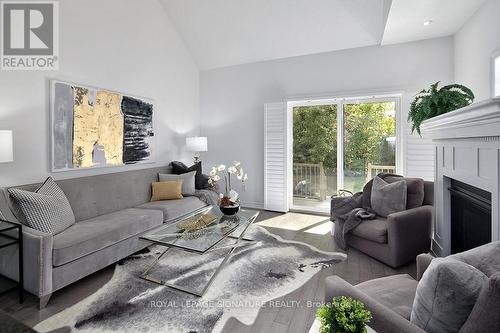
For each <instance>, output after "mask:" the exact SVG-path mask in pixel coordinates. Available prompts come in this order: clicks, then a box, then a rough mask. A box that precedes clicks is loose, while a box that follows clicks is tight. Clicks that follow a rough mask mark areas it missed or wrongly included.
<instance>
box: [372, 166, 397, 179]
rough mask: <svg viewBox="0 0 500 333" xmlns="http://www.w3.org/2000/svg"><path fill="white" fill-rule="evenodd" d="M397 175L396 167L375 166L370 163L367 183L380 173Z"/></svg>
mask: <svg viewBox="0 0 500 333" xmlns="http://www.w3.org/2000/svg"><path fill="white" fill-rule="evenodd" d="M382 172H385V173H396V166H395V165H375V164H371V163H368V170H367V172H366V182H369V181H370V179H372V178H373V177H375V176H376V175H378V174H379V173H382Z"/></svg>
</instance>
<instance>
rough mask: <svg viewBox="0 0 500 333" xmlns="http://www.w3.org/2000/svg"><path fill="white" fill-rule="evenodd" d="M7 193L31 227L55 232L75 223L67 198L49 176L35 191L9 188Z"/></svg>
mask: <svg viewBox="0 0 500 333" xmlns="http://www.w3.org/2000/svg"><path fill="white" fill-rule="evenodd" d="M9 194H10V196H11V198H12V200H13V201H14V202H15V203H16V205H17V206H18V207H19V208H20V210H21V212H22V213H23V215H24V217H25V221H26V225H28V226H29V227H31V228H33V229H36V230H39V231H42V232H46V233H49V234H57V233H60V232H61V231H63V230H65V229H66V228H68V227H70V226H71V225H73V224H74V223H75V215H74V214H73V210H72V209H71V205H70V204H69V201H68V198H66V195H65V194H64V192H63V191H62V190H61V188H60V187H59V186H58V185H57V184H56V183H55V182H54V180H53V179H52V178H51V177H49V178H47V180H46V181H45V182H44V183H43V184H42V186H40V187H39V188H38V189H37V190H36V191H35V192H30V191H25V190H20V189H16V188H10V189H9Z"/></svg>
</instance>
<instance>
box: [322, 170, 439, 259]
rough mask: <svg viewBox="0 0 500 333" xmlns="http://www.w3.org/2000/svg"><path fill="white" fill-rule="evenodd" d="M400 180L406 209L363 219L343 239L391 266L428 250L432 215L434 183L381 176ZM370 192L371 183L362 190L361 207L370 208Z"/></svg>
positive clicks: (389, 179) (394, 176)
mask: <svg viewBox="0 0 500 333" xmlns="http://www.w3.org/2000/svg"><path fill="white" fill-rule="evenodd" d="M401 179H404V180H406V181H407V185H408V200H407V209H406V210H405V211H402V212H398V213H394V214H390V215H389V216H387V218H385V217H379V216H377V218H376V219H375V220H365V221H363V222H361V224H359V225H358V226H357V227H356V228H354V229H353V230H352V231H351V232H350V233H349V234H347V235H346V238H345V240H346V243H347V245H349V246H351V247H354V248H356V249H358V250H359V251H361V252H363V253H366V254H367V255H369V256H371V257H373V258H375V259H378V260H380V261H382V262H383V263H385V264H387V265H389V266H391V267H394V268H397V267H399V266H402V265H404V264H407V263H408V262H411V261H413V260H415V257H416V256H417V255H418V254H420V253H424V252H428V251H429V249H430V246H431V230H432V223H433V215H434V214H433V213H434V207H433V203H434V183H433V182H429V181H424V180H422V179H419V178H405V177H401V176H397V175H386V177H385V178H384V180H385V181H387V182H389V183H392V182H395V181H399V180H401ZM370 195H371V182H369V183H368V184H367V185H366V186H365V188H364V189H363V206H364V207H370V205H369V202H370V198H369V196H370ZM332 216H333V214H332ZM373 235H378V236H379V237H373Z"/></svg>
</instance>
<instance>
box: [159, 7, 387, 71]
mask: <svg viewBox="0 0 500 333" xmlns="http://www.w3.org/2000/svg"><path fill="white" fill-rule="evenodd" d="M160 1H161V2H162V3H163V5H164V7H165V9H166V11H167V14H168V15H169V17H170V19H171V20H172V21H173V23H174V25H175V26H176V28H177V31H178V32H179V34H180V35H181V36H182V38H183V39H184V41H185V43H186V44H187V47H188V48H189V50H190V51H191V53H192V54H193V56H194V58H195V60H196V61H197V63H198V65H199V66H200V69H202V70H205V69H211V68H216V67H224V66H230V65H237V64H243V63H251V62H257V61H263V60H271V59H279V58H286V57H293V56H299V55H305V54H313V53H320V52H328V51H334V50H341V49H348V48H355V47H361V46H367V45H375V44H379V43H380V41H381V38H382V33H383V29H384V25H385V19H384V17H386V16H387V11H388V9H389V4H390V0H160ZM384 4H385V8H384ZM384 11H385V13H384Z"/></svg>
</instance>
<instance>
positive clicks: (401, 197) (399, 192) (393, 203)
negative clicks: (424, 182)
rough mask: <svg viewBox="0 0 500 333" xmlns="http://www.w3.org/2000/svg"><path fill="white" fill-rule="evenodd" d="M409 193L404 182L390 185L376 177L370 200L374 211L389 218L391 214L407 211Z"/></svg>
mask: <svg viewBox="0 0 500 333" xmlns="http://www.w3.org/2000/svg"><path fill="white" fill-rule="evenodd" d="M407 192H408V189H407V186H406V181H404V180H399V181H397V182H394V183H390V184H389V183H387V182H386V181H385V180H383V179H382V178H380V177H378V176H377V177H375V178H374V179H373V186H372V193H371V198H370V202H371V206H372V209H373V211H374V212H375V213H377V215H379V216H382V217H387V215H389V214H392V213H397V212H401V211H403V210H405V209H406V197H407V195H408V193H407Z"/></svg>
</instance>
